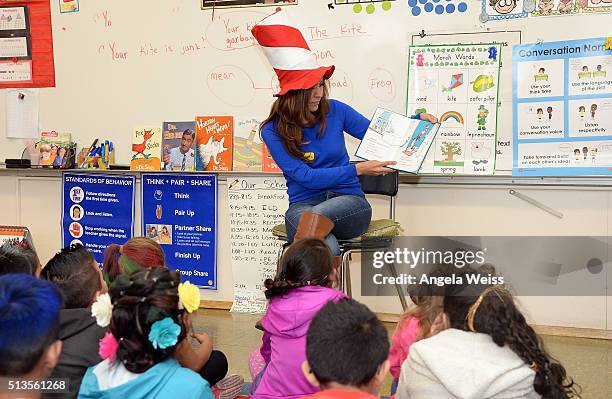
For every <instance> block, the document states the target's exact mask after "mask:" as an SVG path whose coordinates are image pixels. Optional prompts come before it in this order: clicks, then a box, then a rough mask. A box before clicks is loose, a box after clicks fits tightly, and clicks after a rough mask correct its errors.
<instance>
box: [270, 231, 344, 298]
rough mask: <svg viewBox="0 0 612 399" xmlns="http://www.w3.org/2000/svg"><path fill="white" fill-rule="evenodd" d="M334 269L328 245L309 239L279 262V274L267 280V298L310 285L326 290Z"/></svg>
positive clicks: (288, 252)
mask: <svg viewBox="0 0 612 399" xmlns="http://www.w3.org/2000/svg"><path fill="white" fill-rule="evenodd" d="M332 267H333V266H332V255H331V252H330V250H329V247H328V246H327V244H325V242H323V241H321V240H319V239H316V238H307V239H303V240H300V241H298V242H296V243H294V244H291V245H290V246H289V248H288V249H287V250H286V251H285V254H284V255H283V257H282V258H281V260H280V272H279V273H278V275H277V276H276V277H275V278H274V279H271V278H269V279H267V280H266V281H264V286H265V287H266V291H265V295H266V298H268V299H272V298H275V297H278V296H283V295H285V294H286V293H287V292H289V291H290V290H292V289H294V288H300V287H305V286H309V285H313V286H323V287H327V286H329V285H330V280H329V274H330V273H331V272H332Z"/></svg>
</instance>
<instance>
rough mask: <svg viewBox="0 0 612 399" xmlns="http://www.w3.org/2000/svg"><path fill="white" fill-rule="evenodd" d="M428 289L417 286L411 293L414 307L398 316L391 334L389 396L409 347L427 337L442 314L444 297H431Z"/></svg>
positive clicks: (393, 388) (394, 386)
mask: <svg viewBox="0 0 612 399" xmlns="http://www.w3.org/2000/svg"><path fill="white" fill-rule="evenodd" d="M428 288H429V287H426V286H419V287H416V289H415V290H413V291H414V292H411V294H410V299H411V300H412V302H413V303H414V305H413V306H411V307H410V308H409V309H408V310H406V311H405V312H404V313H403V314H402V315H401V316H400V321H399V323H398V324H397V328H396V329H395V332H394V333H393V338H392V340H391V349H390V351H389V362H390V364H391V368H390V370H389V371H390V372H391V376H392V377H393V383H392V385H391V394H394V393H395V390H396V388H397V382H398V381H399V376H400V370H401V368H402V364H403V363H404V360H406V358H407V357H408V354H409V353H410V346H411V345H412V344H413V343H415V342H416V341H419V340H421V339H423V338H427V337H428V336H429V334H430V332H431V327H432V324H433V322H434V320H435V319H436V316H438V314H440V313H441V312H442V305H443V299H444V297H443V296H437V295H431V294H430V293H431V291H430V290H429V289H428ZM417 291H420V292H417ZM424 293H427V295H423V294H424Z"/></svg>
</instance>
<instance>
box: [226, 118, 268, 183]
mask: <svg viewBox="0 0 612 399" xmlns="http://www.w3.org/2000/svg"><path fill="white" fill-rule="evenodd" d="M259 123H260V121H259V120H257V119H254V118H251V119H243V120H240V119H236V120H235V121H234V169H233V170H234V172H261V162H262V159H263V157H262V155H263V153H262V149H263V143H262V142H261V139H260V137H259Z"/></svg>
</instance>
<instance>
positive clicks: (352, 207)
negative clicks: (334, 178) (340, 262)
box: [285, 191, 372, 256]
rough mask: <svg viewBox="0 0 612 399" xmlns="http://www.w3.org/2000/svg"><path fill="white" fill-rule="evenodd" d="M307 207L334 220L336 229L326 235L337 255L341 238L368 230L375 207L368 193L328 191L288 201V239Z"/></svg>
mask: <svg viewBox="0 0 612 399" xmlns="http://www.w3.org/2000/svg"><path fill="white" fill-rule="evenodd" d="M304 211H310V212H312V213H316V214H318V215H323V216H325V217H327V218H328V219H330V220H331V221H332V222H334V229H333V230H332V231H331V234H329V235H328V236H327V237H326V238H325V242H326V243H327V246H329V249H330V250H331V252H332V255H334V256H338V255H340V246H339V245H338V239H341V240H348V239H350V238H355V237H358V236H360V235H361V234H363V233H365V231H366V230H367V229H368V226H369V225H370V220H372V207H371V206H370V204H369V203H368V201H367V200H366V199H365V197H361V196H359V195H348V194H338V193H334V192H332V191H328V192H327V193H326V194H325V195H321V196H317V197H313V198H309V199H307V200H304V201H300V202H294V203H292V204H289V209H287V212H286V213H285V226H286V227H287V236H288V238H289V241H293V236H295V232H296V230H297V227H298V224H299V222H300V217H302V213H304Z"/></svg>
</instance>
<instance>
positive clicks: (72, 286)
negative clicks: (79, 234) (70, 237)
mask: <svg viewBox="0 0 612 399" xmlns="http://www.w3.org/2000/svg"><path fill="white" fill-rule="evenodd" d="M41 277H42V278H44V279H46V280H49V281H51V282H53V283H55V284H56V285H57V286H58V287H59V288H60V289H61V290H62V291H63V293H64V300H65V308H66V309H76V308H87V307H89V306H90V305H91V304H92V303H93V302H94V301H95V299H96V297H97V296H98V295H99V294H103V293H105V292H106V291H107V287H106V283H105V282H104V279H103V278H102V272H101V271H100V268H99V267H98V263H97V262H96V260H95V259H94V257H93V254H92V253H91V252H89V251H87V250H86V249H85V247H83V246H82V245H81V244H75V245H71V246H69V247H66V248H64V249H62V250H61V251H60V252H58V253H57V254H55V256H54V257H53V258H51V260H49V262H47V264H46V265H45V267H44V268H43V270H42V273H41Z"/></svg>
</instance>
